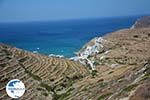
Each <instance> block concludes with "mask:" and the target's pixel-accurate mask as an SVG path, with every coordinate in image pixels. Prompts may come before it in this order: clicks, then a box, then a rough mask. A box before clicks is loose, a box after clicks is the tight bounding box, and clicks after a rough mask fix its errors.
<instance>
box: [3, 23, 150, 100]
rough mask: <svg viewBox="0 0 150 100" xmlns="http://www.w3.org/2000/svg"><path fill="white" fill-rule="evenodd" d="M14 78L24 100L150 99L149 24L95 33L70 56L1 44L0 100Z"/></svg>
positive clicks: (4, 99) (4, 97) (6, 98)
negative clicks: (20, 84)
mask: <svg viewBox="0 0 150 100" xmlns="http://www.w3.org/2000/svg"><path fill="white" fill-rule="evenodd" d="M136 24H137V23H136ZM14 78H17V79H20V80H22V81H23V82H24V84H25V86H26V92H25V94H24V95H23V96H22V97H21V98H20V100H44V99H45V100H150V28H149V27H144V28H132V29H123V30H119V31H116V32H113V33H110V34H108V35H107V36H104V37H97V38H94V39H92V40H91V41H90V42H89V43H87V44H86V45H85V46H84V47H83V48H82V49H81V50H80V51H79V52H78V54H77V56H76V57H74V58H71V60H69V59H67V58H57V57H48V56H45V55H40V54H34V53H31V52H27V51H24V50H21V49H18V48H15V47H10V46H7V45H4V44H0V100H10V99H11V98H9V97H8V96H7V94H6V92H5V86H6V84H7V82H8V81H9V80H11V79H14Z"/></svg>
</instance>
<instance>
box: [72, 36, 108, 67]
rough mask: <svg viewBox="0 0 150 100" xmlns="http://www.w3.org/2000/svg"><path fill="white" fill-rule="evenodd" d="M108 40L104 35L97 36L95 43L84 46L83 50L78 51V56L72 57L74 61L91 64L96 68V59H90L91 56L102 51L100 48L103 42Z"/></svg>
mask: <svg viewBox="0 0 150 100" xmlns="http://www.w3.org/2000/svg"><path fill="white" fill-rule="evenodd" d="M105 41H106V40H104V39H103V38H102V37H96V38H95V39H94V40H93V42H94V43H93V45H88V46H86V47H85V48H84V50H83V51H82V52H79V53H78V56H76V57H72V58H70V59H71V60H74V61H79V62H80V63H82V64H89V65H90V67H91V68H92V70H95V66H94V65H93V63H94V61H91V60H90V59H88V57H89V56H91V55H95V54H97V53H99V52H100V50H101V49H102V48H103V43H104V42H105Z"/></svg>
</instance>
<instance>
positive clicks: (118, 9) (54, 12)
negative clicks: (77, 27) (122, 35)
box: [0, 0, 150, 22]
mask: <svg viewBox="0 0 150 100" xmlns="http://www.w3.org/2000/svg"><path fill="white" fill-rule="evenodd" d="M143 14H150V0H0V22H18V21H42V20H63V19H65V20H66V19H81V18H82V19H84V18H99V17H114V16H130V15H143Z"/></svg>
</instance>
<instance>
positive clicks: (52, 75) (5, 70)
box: [0, 44, 89, 100]
mask: <svg viewBox="0 0 150 100" xmlns="http://www.w3.org/2000/svg"><path fill="white" fill-rule="evenodd" d="M88 74H89V72H88V70H87V69H86V67H85V66H83V65H81V64H79V63H77V62H73V61H69V60H67V59H64V58H63V59H61V58H55V57H47V56H43V55H40V54H33V53H30V52H26V51H23V50H21V49H17V48H15V47H10V46H7V45H4V44H0V100H7V99H10V98H9V97H8V96H7V94H6V92H5V86H6V84H7V82H8V81H9V80H11V79H16V78H17V79H20V80H22V81H23V82H24V84H25V86H26V93H25V94H24V96H22V97H21V100H33V99H34V100H43V99H46V100H51V99H52V98H53V99H56V100H57V99H58V98H61V97H63V95H64V94H65V92H66V91H70V90H71V89H72V83H73V82H75V81H76V80H79V79H82V78H83V77H85V76H86V75H88Z"/></svg>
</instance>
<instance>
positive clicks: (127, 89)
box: [123, 84, 137, 92]
mask: <svg viewBox="0 0 150 100" xmlns="http://www.w3.org/2000/svg"><path fill="white" fill-rule="evenodd" d="M136 86H137V84H133V85H129V86H127V87H125V88H124V89H123V91H126V92H130V91H131V90H132V89H133V88H135V87H136Z"/></svg>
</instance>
